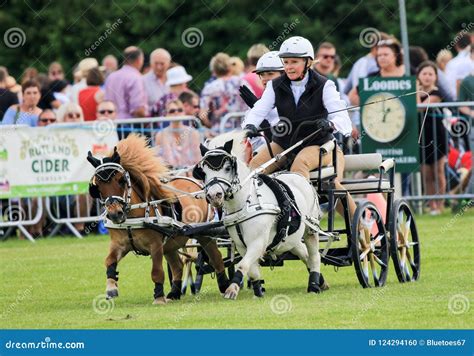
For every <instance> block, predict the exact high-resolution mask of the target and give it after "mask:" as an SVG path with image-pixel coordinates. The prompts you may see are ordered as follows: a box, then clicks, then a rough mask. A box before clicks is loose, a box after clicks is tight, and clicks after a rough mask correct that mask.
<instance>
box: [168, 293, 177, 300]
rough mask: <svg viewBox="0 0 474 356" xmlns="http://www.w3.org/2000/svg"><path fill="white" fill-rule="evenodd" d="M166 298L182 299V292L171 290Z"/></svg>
mask: <svg viewBox="0 0 474 356" xmlns="http://www.w3.org/2000/svg"><path fill="white" fill-rule="evenodd" d="M166 299H168V300H180V299H181V293H180V292H169V293H168V295H167V296H166Z"/></svg>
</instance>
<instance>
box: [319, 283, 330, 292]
mask: <svg viewBox="0 0 474 356" xmlns="http://www.w3.org/2000/svg"><path fill="white" fill-rule="evenodd" d="M319 287H320V288H321V291H325V290H328V289H329V284H327V283H326V282H323V283H322V284H321V285H320V286H319Z"/></svg>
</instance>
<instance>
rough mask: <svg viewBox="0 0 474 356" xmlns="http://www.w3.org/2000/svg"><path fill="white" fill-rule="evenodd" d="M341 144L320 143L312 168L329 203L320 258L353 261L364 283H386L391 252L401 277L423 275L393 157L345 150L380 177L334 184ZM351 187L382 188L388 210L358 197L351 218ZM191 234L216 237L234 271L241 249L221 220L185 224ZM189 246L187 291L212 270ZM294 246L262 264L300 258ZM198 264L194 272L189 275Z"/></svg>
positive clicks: (357, 190) (353, 163)
mask: <svg viewBox="0 0 474 356" xmlns="http://www.w3.org/2000/svg"><path fill="white" fill-rule="evenodd" d="M336 150H337V145H336V143H335V141H330V142H328V143H326V144H325V145H322V146H321V149H320V157H319V158H320V159H319V162H320V165H319V167H318V168H317V169H316V170H315V171H313V172H311V175H310V180H311V183H312V184H313V186H314V187H315V188H316V189H317V191H318V194H319V196H320V199H321V201H320V202H323V203H326V204H327V206H328V214H327V228H326V229H325V230H322V231H321V232H320V243H323V244H325V245H324V246H322V248H321V261H322V263H324V264H326V265H332V266H335V267H345V266H350V265H354V268H355V271H356V275H357V278H358V280H359V283H360V284H361V286H362V287H364V288H368V287H382V286H383V285H385V282H386V279H387V273H388V270H389V260H390V258H392V261H393V265H394V269H395V272H396V275H397V278H398V280H399V282H401V283H403V282H408V281H415V280H417V279H418V278H419V276H420V265H421V260H420V245H419V238H418V231H417V228H416V223H415V217H414V214H413V213H412V210H411V208H410V206H409V204H408V203H407V202H406V201H404V200H403V199H397V200H396V199H395V184H394V183H395V162H394V160H393V159H387V160H385V161H382V157H381V155H380V154H359V155H346V156H345V161H346V170H350V171H358V170H361V171H372V172H373V171H376V172H377V174H378V177H374V178H366V179H344V180H342V181H341V182H340V183H341V185H342V186H343V187H344V189H337V188H336V184H335V183H336V172H337V160H336ZM331 152H332V164H331V165H330V166H324V167H323V166H322V158H323V155H326V154H329V153H331ZM348 193H350V194H351V195H360V194H364V195H366V194H383V195H384V196H385V199H386V214H385V216H382V214H381V212H380V211H379V209H378V208H377V206H376V205H375V204H374V203H372V202H370V201H368V200H359V202H358V206H357V209H356V211H355V213H354V215H353V217H352V218H351V216H350V213H349V208H348V200H347V198H348ZM338 202H340V203H341V204H342V207H343V214H342V215H343V219H344V227H343V228H338V229H337V228H335V224H334V222H335V207H336V205H337V204H338ZM184 230H185V233H186V234H188V235H189V236H193V235H206V236H211V237H213V238H216V239H218V245H219V247H221V248H225V250H226V252H227V256H226V257H225V258H224V264H225V267H226V268H227V269H228V272H229V275H230V276H232V275H233V273H234V266H235V264H236V263H238V262H239V261H240V258H241V257H240V255H239V254H238V253H237V252H236V250H235V247H234V245H233V243H232V241H231V240H230V237H229V235H228V234H227V232H226V230H225V228H224V227H223V225H222V223H220V222H210V223H207V224H198V225H193V226H188V228H187V229H186V228H185V229H184ZM341 235H346V237H347V243H346V245H345V246H343V247H335V248H331V245H332V243H333V242H336V241H341ZM187 248H197V249H198V253H197V254H196V253H195V254H194V257H193V256H192V254H188V253H186V252H183V255H184V256H186V268H185V276H184V278H183V293H185V292H186V288H187V286H190V287H191V291H192V292H193V293H197V292H199V290H200V289H201V286H202V282H203V278H204V276H205V275H206V274H212V273H213V268H212V266H210V265H209V263H208V260H207V258H206V255H205V253H204V251H203V250H202V249H200V246H199V245H198V244H196V243H191V244H188V246H187ZM297 259H298V258H297V257H296V256H294V255H293V254H291V253H290V252H287V253H284V254H283V255H281V256H279V257H278V259H276V260H274V259H272V258H271V257H270V256H266V257H265V258H264V259H263V260H262V261H261V263H260V264H261V266H269V267H272V268H273V267H275V266H283V265H284V261H288V260H297ZM192 264H195V268H196V272H197V275H196V278H195V279H193V278H192V277H191V273H192V267H191V265H192Z"/></svg>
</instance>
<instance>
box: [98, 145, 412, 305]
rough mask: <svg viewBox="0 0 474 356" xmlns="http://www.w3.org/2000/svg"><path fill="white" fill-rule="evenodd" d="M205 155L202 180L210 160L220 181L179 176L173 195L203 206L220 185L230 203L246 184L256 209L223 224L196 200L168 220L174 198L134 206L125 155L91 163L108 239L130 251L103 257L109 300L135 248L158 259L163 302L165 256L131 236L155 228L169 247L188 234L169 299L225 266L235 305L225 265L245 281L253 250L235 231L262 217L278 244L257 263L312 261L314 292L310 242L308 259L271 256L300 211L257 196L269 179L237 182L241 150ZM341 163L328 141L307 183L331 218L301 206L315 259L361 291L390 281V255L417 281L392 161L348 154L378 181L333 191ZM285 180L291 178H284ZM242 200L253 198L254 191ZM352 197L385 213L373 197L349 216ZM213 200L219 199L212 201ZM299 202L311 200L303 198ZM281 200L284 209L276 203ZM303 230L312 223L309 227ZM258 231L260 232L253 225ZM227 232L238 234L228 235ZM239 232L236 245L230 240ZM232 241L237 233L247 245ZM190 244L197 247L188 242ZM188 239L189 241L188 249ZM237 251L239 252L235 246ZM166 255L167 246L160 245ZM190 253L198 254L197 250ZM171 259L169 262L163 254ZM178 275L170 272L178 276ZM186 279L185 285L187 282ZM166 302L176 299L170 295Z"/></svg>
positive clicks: (348, 166)
mask: <svg viewBox="0 0 474 356" xmlns="http://www.w3.org/2000/svg"><path fill="white" fill-rule="evenodd" d="M123 141H126V140H123ZM234 141H235V140H234ZM234 144H235V142H234ZM122 146H123V145H122ZM122 150H125V147H123V148H122ZM211 151H212V152H211ZM331 153H332V164H330V165H327V166H322V163H321V162H323V159H322V158H323V156H324V155H327V154H331ZM209 154H210V155H209ZM115 155H117V156H118V154H117V152H115ZM219 155H220V156H219ZM203 156H204V158H203V161H201V163H200V165H198V166H197V167H198V168H199V169H200V171H199V170H198V172H197V173H198V174H196V175H197V176H198V177H200V178H204V177H203V176H202V173H203V171H202V168H203V166H202V163H203V162H205V161H206V159H208V161H207V162H205V163H207V164H208V165H210V167H211V170H209V169H208V173H209V172H211V171H214V173H216V175H215V176H214V177H211V178H210V179H205V180H204V183H205V184H204V185H202V184H201V185H199V183H198V182H196V181H194V180H193V179H192V178H189V177H179V176H174V177H173V176H172V177H170V178H168V180H167V181H166V183H167V184H165V185H170V184H171V187H170V188H169V187H168V188H166V189H170V191H171V192H172V193H173V194H174V195H175V196H176V195H177V196H179V197H184V198H190V197H191V198H192V199H196V198H198V199H197V200H199V201H201V202H204V199H203V198H204V197H205V193H209V190H210V187H211V186H212V185H214V186H217V187H218V188H219V189H221V192H222V193H223V194H221V196H218V198H220V199H221V200H222V201H224V200H225V199H226V197H230V198H231V199H233V198H234V195H236V194H237V193H238V189H241V188H242V187H243V186H245V184H246V183H248V182H250V183H249V185H247V187H252V188H251V189H255V191H254V192H253V193H252V194H254V193H255V194H254V195H253V196H254V197H256V198H255V199H257V200H258V202H260V203H259V204H253V205H252V204H249V202H250V198H248V199H247V201H246V203H247V204H246V209H245V211H244V210H242V209H241V210H239V211H237V212H233V213H232V214H227V215H226V214H224V217H222V216H221V215H219V214H217V216H215V215H213V214H212V209H210V208H209V206H208V205H206V204H205V205H206V208H207V212H206V213H204V210H203V208H200V209H199V210H198V209H195V208H194V207H193V206H192V203H189V202H188V205H187V206H181V208H180V209H179V210H181V211H178V212H177V211H176V209H170V211H171V213H170V214H167V215H169V216H164V215H166V214H165V213H163V211H162V210H159V209H158V206H161V205H162V204H163V203H166V201H167V200H168V199H169V198H167V197H164V198H162V199H158V200H157V199H156V194H158V193H156V194H155V196H152V195H151V196H147V195H146V193H145V191H144V190H143V189H140V188H138V189H136V190H135V191H137V193H138V194H136V195H137V196H136V197H135V201H133V192H134V188H133V184H132V183H133V180H134V179H135V178H130V177H129V176H128V172H127V168H126V164H125V162H124V161H123V160H122V162H120V158H117V157H116V158H115V159H114V158H113V155H112V156H111V157H110V158H109V159H104V160H97V159H96V160H95V161H94V158H89V161H90V162H91V163H92V164H93V165H94V167H96V173H95V175H94V179H93V181H92V183H91V194H92V196H93V197H95V198H99V199H101V200H102V202H103V203H105V206H106V208H107V210H106V212H105V214H108V218H109V220H108V227H109V228H110V229H111V230H110V231H111V235H112V233H113V232H114V231H115V232H120V233H121V234H122V238H121V242H120V243H119V245H121V246H125V245H127V247H126V248H125V247H124V251H122V252H120V253H117V252H115V255H120V256H118V258H110V255H114V248H113V247H112V244H111V253H110V254H109V257H108V260H106V266H107V294H108V295H109V297H115V296H116V295H117V294H118V292H117V280H118V278H117V273H116V271H115V269H116V266H117V263H118V260H119V259H120V258H122V257H123V256H124V255H125V254H126V253H127V252H129V251H134V252H143V251H145V252H149V253H150V254H151V255H152V260H153V262H154V263H153V264H154V267H153V271H152V279H153V281H154V282H155V293H154V296H155V302H156V301H157V299H159V298H162V297H164V294H163V286H162V283H163V276H162V275H161V274H162V271H159V269H160V268H159V266H158V265H159V264H160V263H161V259H158V260H157V261H155V259H154V258H153V248H148V250H149V251H147V245H146V243H140V242H138V243H137V241H136V236H135V237H134V236H133V234H132V233H131V231H133V229H136V230H135V231H154V232H156V233H159V234H161V235H162V236H165V239H166V240H167V241H168V242H167V243H168V244H169V243H170V241H173V239H175V238H176V237H178V236H179V237H183V238H182V240H180V242H179V243H176V247H177V248H180V250H179V254H180V259H181V261H183V260H184V266H182V267H181V269H180V274H179V278H180V283H179V284H175V283H174V282H173V284H172V290H171V292H170V294H171V297H175V299H179V295H181V294H182V293H185V292H186V289H187V287H190V289H191V291H192V292H193V293H197V292H199V290H200V288H201V285H202V282H203V278H204V276H205V275H207V274H209V273H213V272H215V270H216V268H218V269H220V270H221V271H220V272H218V273H217V275H218V278H217V282H218V284H219V287H220V290H221V292H222V293H224V294H226V296H227V297H230V298H231V299H234V298H235V297H236V293H234V292H231V293H229V291H228V288H227V291H226V290H225V289H226V288H223V286H222V285H225V284H226V283H225V281H223V278H224V277H222V275H223V274H222V268H223V267H224V268H225V269H226V270H227V273H228V274H229V277H230V279H231V280H233V281H236V280H239V278H237V279H235V278H236V277H235V275H236V273H239V271H237V272H236V271H235V266H236V265H238V264H239V263H240V264H241V263H242V258H243V257H245V256H242V255H243V254H242V253H239V251H238V250H240V251H245V252H249V251H250V250H249V249H247V246H245V241H243V240H242V236H241V235H242V231H240V232H239V231H238V230H239V225H240V226H244V227H245V225H242V224H245V223H246V222H248V221H250V220H252V219H253V218H258V219H260V218H261V217H264V216H267V217H268V216H269V217H270V220H267V221H260V220H259V221H257V222H254V223H253V224H256V223H257V224H259V225H265V223H266V224H270V225H271V224H272V223H275V226H274V227H273V228H272V230H271V231H270V229H269V230H268V232H269V233H271V235H272V236H271V237H272V238H270V239H269V240H265V241H266V246H264V250H263V251H266V253H261V252H263V251H260V252H259V253H258V256H257V257H258V258H257V259H258V264H259V266H281V265H283V264H284V261H286V260H295V259H304V258H306V259H307V261H305V263H306V262H308V263H307V266H308V270H309V271H310V281H309V284H308V291H310V289H311V284H312V282H311V281H312V280H313V284H314V278H313V277H314V273H313V275H312V272H311V271H313V270H314V266H312V265H311V248H312V247H311V245H308V244H307V249H305V250H307V251H310V253H309V256H308V252H306V255H305V256H303V255H301V254H299V253H295V251H298V249H300V248H301V246H300V247H298V246H297V242H295V244H294V245H292V246H293V247H291V248H287V249H286V250H284V252H283V253H281V251H280V253H275V252H277V251H276V250H275V246H272V247H273V248H272V249H267V247H268V245H271V244H275V240H274V238H273V235H275V236H277V235H280V240H279V241H277V242H276V244H277V245H278V246H280V245H282V244H285V240H288V241H286V243H287V244H288V243H289V240H290V235H291V232H290V231H289V230H291V220H292V218H293V219H294V218H295V216H294V212H293V211H291V212H290V210H291V209H289V207H288V209H287V208H285V207H284V206H282V205H281V204H273V206H270V205H268V204H266V203H262V202H261V199H263V198H262V195H265V194H267V193H266V191H259V189H261V188H259V187H261V186H262V185H263V186H265V184H263V182H262V177H261V175H259V173H260V172H255V171H251V172H248V171H245V172H246V173H247V174H246V175H245V176H240V177H239V176H238V173H242V172H241V171H240V170H237V168H236V166H237V163H238V162H239V160H238V159H236V157H234V153H233V151H232V150H231V149H230V148H229V149H224V148H223V147H219V148H214V149H212V148H211V149H206V151H205V152H203ZM335 157H336V143H335V142H334V141H329V142H327V143H326V144H324V145H323V146H321V149H320V160H319V162H320V165H319V167H318V168H317V169H316V170H314V171H312V172H311V174H310V185H311V187H312V189H313V191H314V192H315V193H316V192H317V199H319V202H318V207H317V208H318V209H319V206H322V207H325V210H326V211H327V214H326V215H327V219H326V220H324V219H320V217H321V216H320V215H321V214H320V210H318V212H317V214H316V215H318V216H312V217H311V216H310V215H311V212H313V211H315V210H314V209H315V207H314V206H313V207H310V206H308V209H306V213H305V212H304V211H303V210H304V209H303V210H302V208H301V206H300V207H299V208H300V210H301V211H299V214H300V215H301V216H300V217H303V218H302V219H301V220H300V221H299V223H300V227H301V226H303V227H302V231H303V230H304V231H306V233H307V232H308V231H310V232H311V233H315V236H317V240H318V241H317V244H316V245H314V244H313V245H312V246H313V248H314V246H317V247H318V248H317V253H318V254H319V256H316V257H317V258H318V261H319V260H320V262H322V263H323V264H326V265H332V266H335V267H345V266H350V265H354V268H355V271H356V275H357V278H358V280H359V283H360V284H361V285H362V287H364V288H367V287H381V286H383V285H384V284H385V282H386V279H387V274H388V270H389V260H390V257H391V258H392V261H393V265H394V269H395V272H396V275H397V278H398V280H399V281H400V282H408V281H414V280H417V279H418V278H419V276H420V246H419V239H418V232H417V228H416V224H415V217H414V214H413V213H412V210H411V209H410V206H409V204H408V203H407V202H406V201H404V200H403V199H398V200H395V198H394V195H395V187H394V177H395V162H394V160H392V159H387V160H385V161H382V157H381V155H380V154H359V155H346V156H345V171H365V172H373V173H374V174H375V176H372V177H369V178H364V179H344V180H342V181H341V182H340V183H341V185H342V186H343V188H344V189H337V188H336V184H335V179H336V172H337V161H336V159H335ZM209 159H210V161H209ZM240 163H241V162H240ZM240 166H242V164H240ZM207 168H209V167H207ZM232 169H233V170H232ZM104 170H105V171H107V170H108V174H106V175H105V176H104V175H102V176H101V174H100V173H101V172H104ZM211 173H212V172H211ZM224 173H226V174H234V176H233V178H232V180H230V178H229V179H227V178H225V177H226V176H225V174H224ZM200 174H201V175H200ZM280 176H282V173H277V174H276V175H275V177H276V178H279V177H280ZM127 177H128V178H127ZM229 177H230V176H229ZM208 178H209V177H208ZM283 178H285V177H284V174H283ZM301 178H303V177H301ZM114 179H115V180H116V181H117V182H118V183H117V184H116V188H115V189H116V191H115V192H113V191H110V190H109V191H108V193H105V192H106V189H105V190H104V189H103V188H104V187H105V186H106V185H107V183H110V182H111V181H113V180H114ZM291 179H294V178H291ZM291 179H289V180H288V179H287V183H288V184H289V185H291V184H293V182H292V181H291ZM283 180H284V179H283ZM178 181H181V182H184V181H187V182H188V183H189V184H192V185H193V187H192V188H190V187H188V188H186V189H185V188H183V184H181V186H180V185H179V184H178V185H176V184H175V185H173V182H178ZM296 182H297V184H296V185H302V184H301V182H299V181H296ZM298 182H299V183H298ZM162 183H163V181H162ZM234 183H235V184H234ZM290 183H291V184H290ZM165 185H164V186H165ZM164 186H163V187H164ZM163 187H162V190H163ZM287 188H288V186H287ZM117 190H118V191H117ZM245 193H246V194H247V193H248V192H245ZM348 193H350V194H351V195H352V196H361V195H362V196H365V197H370V195H371V194H380V195H383V201H384V207H383V209H380V203H379V204H374V203H373V202H371V201H370V200H371V199H358V206H357V208H356V211H355V213H354V214H353V216H351V214H350V213H349V209H348V202H347V198H348ZM298 194H300V193H298V192H296V195H298ZM217 195H219V194H217ZM222 195H223V196H222ZM300 195H301V194H300ZM303 195H304V192H303ZM246 196H248V197H249V196H250V195H248V194H247V195H246ZM286 197H288V196H286ZM206 198H207V200H208V201H209V200H210V196H209V195H208V196H206ZM211 198H215V196H214V197H211ZM180 199H181V198H180ZM301 199H304V196H303V197H302V198H301ZM211 200H212V199H211ZM280 200H281V199H280ZM283 200H285V199H283ZM297 200H298V197H296V198H294V199H293V201H297ZM244 201H245V200H244ZM275 202H276V203H278V199H277V200H276V201H275ZM338 204H339V206H342V207H343V209H342V214H341V215H342V218H343V221H342V223H341V222H340V221H336V214H335V210H336V206H337V205H338ZM181 205H182V204H181ZM303 205H304V204H303ZM114 208H116V209H118V210H119V211H120V212H122V214H121V216H120V219H118V220H117V216H114V217H115V221H110V214H111V212H112V213H113V210H114ZM278 208H280V209H278ZM293 208H295V206H293ZM272 209H273V210H272ZM285 209H287V210H288V211H287V210H285ZM311 209H313V210H311ZM138 210H140V211H141V215H139V216H138V217H137V215H134V218H132V219H130V217H131V216H130V212H133V211H138ZM297 210H298V209H297ZM383 210H385V212H382V211H383ZM190 211H192V213H193V215H199V218H198V219H194V217H193V218H191V219H190V218H189V216H188V219H183V215H186V212H187V213H188V215H190V214H189V212H190ZM215 211H217V210H215ZM196 212H198V214H196ZM249 212H250V213H249ZM246 214H247V215H246ZM248 214H250V215H248ZM288 215H290V216H291V217H290V219H286V220H285V221H284V223H285V224H284V228H285V232H286V235H284V236H281V234H279V233H278V231H277V233H276V234H275V231H276V230H275V228H276V227H279V225H278V222H279V220H282V216H286V217H287V216H288ZM313 215H314V214H313ZM104 216H105V215H104ZM226 218H227V220H226ZM229 219H230V220H232V223H229ZM271 219H273V220H271ZM112 220H114V219H112ZM323 221H325V222H326V227H325V228H323V227H322V226H321V225H322V222H323ZM269 222H270V223H269ZM305 224H306V226H304V225H305ZM339 225H341V226H339ZM253 228H255V225H254V227H253ZM257 230H258V229H257ZM247 231H249V230H247ZM295 231H296V230H295V229H293V232H294V235H291V236H297V239H299V241H300V242H301V240H302V239H303V236H304V235H297V234H296V232H295ZM229 232H233V233H232V234H230V233H229ZM232 235H233V237H234V238H231V236H232ZM235 236H239V238H240V241H239V239H237V238H236V237H235ZM112 237H113V236H112ZM134 239H135V240H134ZM188 239H190V240H189V241H188ZM203 239H204V240H203ZM112 240H113V241H114V240H115V241H118V240H120V239H118V238H115V239H114V238H112ZM308 240H310V239H308ZM134 241H135V242H134ZM183 241H184V243H183ZM186 241H188V242H187V243H186ZM197 241H198V242H197ZM203 241H205V245H203ZM295 241H296V240H295ZM239 244H240V246H239ZM320 244H321V245H320ZM178 245H179V246H178ZM211 245H212V246H217V248H219V249H220V251H223V250H224V251H225V253H226V256H225V257H224V258H222V264H219V263H218V262H216V260H217V258H216V256H215V253H214V252H215V250H213V249H210V248H209V246H211ZM242 245H244V246H245V248H242ZM335 245H337V247H335ZM236 247H238V248H237V249H236ZM159 248H162V246H159ZM177 248H176V250H177ZM193 249H195V250H194V251H193ZM115 250H116V249H115ZM213 251H214V252H213ZM168 252H169V251H168ZM164 254H165V256H166V252H165V253H164ZM166 257H167V256H166ZM209 257H210V258H209ZM172 260H173V258H172ZM155 262H156V263H155ZM168 262H169V260H168ZM316 263H317V264H318V266H317V270H318V273H317V276H318V278H319V262H316ZM193 265H194V267H193ZM216 266H217V267H216ZM310 266H311V268H310ZM247 267H248V269H247V271H248V272H249V273H248V275H249V276H250V279H252V284H253V287H254V293H255V295H257V296H260V295H259V294H261V295H263V294H262V290H263V289H262V288H261V283H260V282H261V280H260V278H256V277H255V276H258V277H259V272H256V271H255V270H254V267H253V266H252V265H249V266H247ZM258 268H259V267H258ZM194 269H195V271H196V276H195V278H192V274H193V270H194ZM169 271H170V275H171V274H172V275H173V278H174V277H175V276H174V275H175V272H176V271H175V270H173V267H172V266H171V268H170V269H169ZM171 271H172V272H173V273H171ZM224 276H225V273H224ZM242 277H243V276H240V282H241V283H242ZM252 277H253V278H252ZM181 280H182V281H183V283H181ZM173 281H174V279H173ZM318 281H319V279H318ZM318 283H319V282H318ZM160 284H161V286H160ZM323 284H324V281H323V278H322V276H321V282H320V286H319V287H321V288H322V290H324V288H323ZM227 286H228V284H227ZM319 287H316V290H312V291H316V292H319V290H320V288H319ZM237 293H238V291H237ZM169 296H170V295H168V296H167V297H169ZM172 299H173V298H172Z"/></svg>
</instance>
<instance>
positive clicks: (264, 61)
mask: <svg viewBox="0 0 474 356" xmlns="http://www.w3.org/2000/svg"><path fill="white" fill-rule="evenodd" d="M254 73H257V74H258V76H259V78H260V81H261V82H262V84H263V87H264V88H265V87H266V86H267V83H268V82H269V81H270V80H273V79H276V78H278V77H280V76H281V75H282V74H283V73H284V68H283V62H282V61H281V59H280V57H279V56H278V51H271V52H267V53H265V54H264V55H263V56H262V57H260V59H259V60H258V62H257V66H256V68H255V70H254ZM240 96H241V97H242V99H243V100H244V101H245V103H246V104H247V105H248V106H249V107H250V108H253V106H254V105H255V103H256V102H257V101H258V98H257V97H256V96H255V95H254V94H253V93H252V92H251V91H250V89H249V88H248V87H246V86H241V87H240ZM278 121H280V117H279V116H278V112H277V110H276V108H274V109H273V110H271V111H270V112H269V114H268V116H267V117H266V119H265V120H263V121H262V123H261V124H260V128H261V129H263V130H264V134H265V136H267V137H268V138H269V139H270V140H271V137H272V135H271V130H270V126H275V125H276V124H278ZM244 126H245V121H244V122H243V123H242V128H244Z"/></svg>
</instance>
